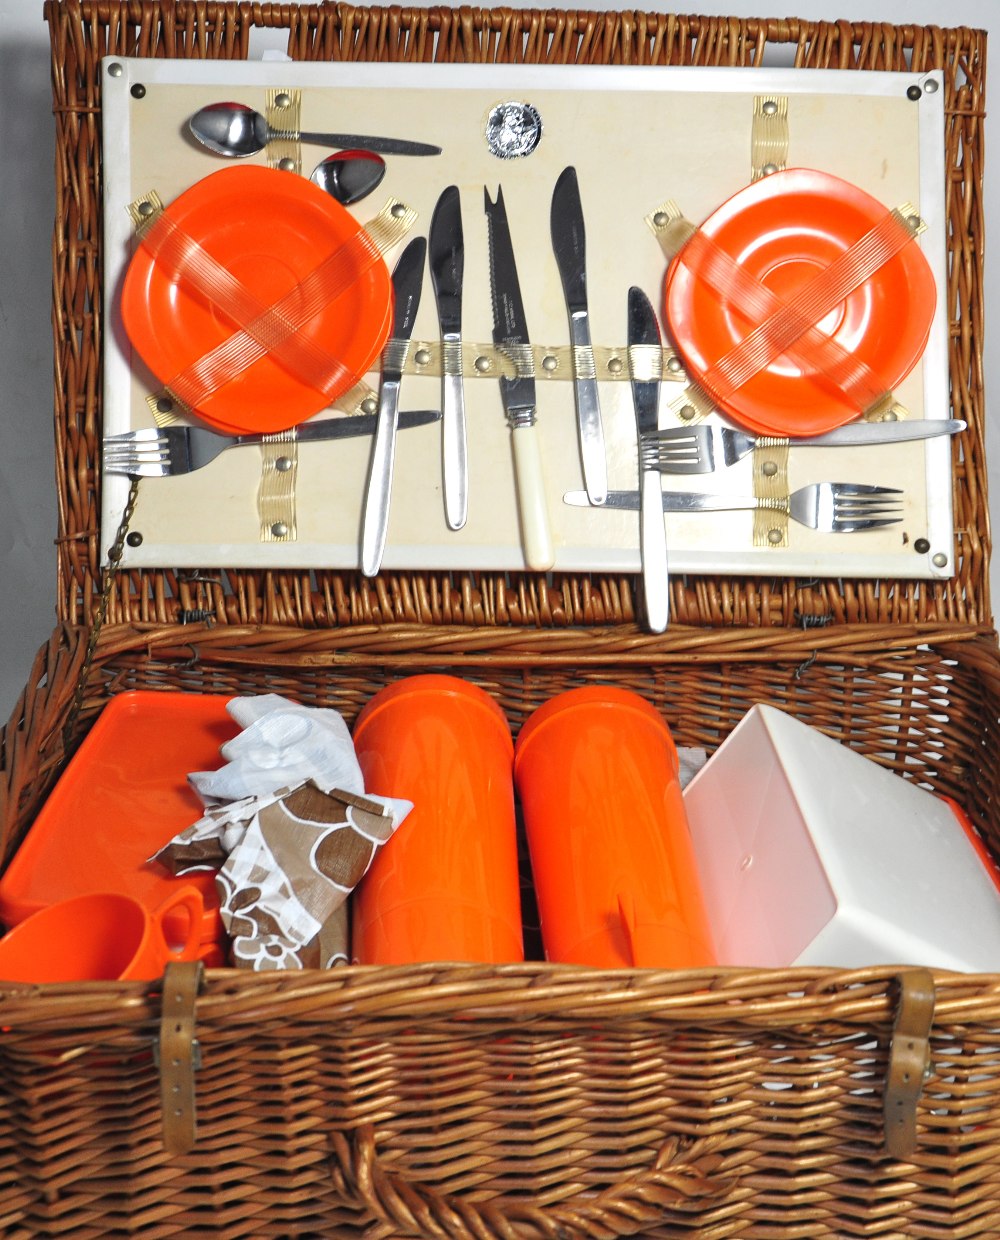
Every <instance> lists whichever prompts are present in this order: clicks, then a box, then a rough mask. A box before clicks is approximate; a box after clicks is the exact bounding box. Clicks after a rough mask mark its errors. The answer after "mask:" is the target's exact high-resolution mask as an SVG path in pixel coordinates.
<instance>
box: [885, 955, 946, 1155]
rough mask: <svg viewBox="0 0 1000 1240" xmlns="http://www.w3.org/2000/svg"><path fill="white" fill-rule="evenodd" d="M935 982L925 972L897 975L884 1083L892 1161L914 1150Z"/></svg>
mask: <svg viewBox="0 0 1000 1240" xmlns="http://www.w3.org/2000/svg"><path fill="white" fill-rule="evenodd" d="M934 998H935V996H934V978H933V977H932V975H931V973H930V972H929V971H928V970H927V969H907V970H906V971H905V972H904V973H900V975H899V1004H898V1006H897V1008H896V1023H895V1025H894V1027H893V1031H892V1041H891V1042H890V1044H889V1066H888V1070H887V1072H886V1082H885V1101H884V1112H885V1147H886V1150H887V1151H888V1152H889V1153H890V1154H891V1155H892V1156H893V1157H894V1158H907V1157H909V1155H911V1154H912V1153H913V1152H914V1150H915V1149H916V1148H917V1103H918V1101H919V1100H920V1094H921V1091H922V1090H923V1088H924V1083H925V1081H926V1080H927V1078H928V1077H929V1076H930V1074H931V1045H930V1035H931V1026H932V1024H933V1022H934Z"/></svg>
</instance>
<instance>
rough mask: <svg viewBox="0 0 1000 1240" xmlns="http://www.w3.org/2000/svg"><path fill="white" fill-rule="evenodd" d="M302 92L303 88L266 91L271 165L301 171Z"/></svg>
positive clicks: (291, 170) (268, 155)
mask: <svg viewBox="0 0 1000 1240" xmlns="http://www.w3.org/2000/svg"><path fill="white" fill-rule="evenodd" d="M301 115H302V92H301V91H300V90H287V89H284V88H282V89H279V90H269V91H268V92H267V95H266V103H265V107H264V119H265V121H266V122H267V127H268V129H269V131H270V132H269V134H268V143H267V163H268V167H270V168H280V169H281V170H282V171H287V172H298V173H301V172H302V148H301V146H300V145H299V137H298V135H299V128H300V126H301V120H300V117H301Z"/></svg>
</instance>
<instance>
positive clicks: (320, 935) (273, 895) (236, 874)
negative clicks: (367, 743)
mask: <svg viewBox="0 0 1000 1240" xmlns="http://www.w3.org/2000/svg"><path fill="white" fill-rule="evenodd" d="M404 815H405V811H403V813H400V812H399V811H398V809H395V810H394V807H393V805H391V804H383V803H382V802H380V801H376V800H372V799H370V798H367V797H362V796H357V795H355V794H354V793H351V792H344V791H342V790H340V789H336V788H334V789H331V790H330V791H329V792H324V791H323V790H322V789H321V788H319V787H318V786H317V785H316V784H315V783H313V782H312V781H307V782H306V783H303V784H300V785H299V786H298V787H296V788H293V789H285V790H280V791H279V792H278V793H277V794H273V795H270V796H263V797H260V796H257V797H246V798H243V799H242V800H240V801H234V802H231V803H230V804H229V805H226V806H215V807H210V808H209V809H208V810H207V811H206V813H205V815H204V817H202V818H201V819H199V821H198V822H196V823H194V824H193V825H192V826H190V827H188V828H187V830H186V831H183V832H181V834H180V835H178V836H175V838H174V839H173V840H171V841H170V843H168V844H167V845H166V846H165V847H164V848H162V849H161V850H160V851H159V852H158V853H156V855H155V856H154V857H153V858H151V860H153V861H155V862H158V863H159V864H160V865H163V866H165V867H166V868H167V869H168V870H170V871H171V873H173V874H177V875H181V874H187V873H189V872H190V871H191V870H198V869H212V870H216V871H217V874H216V880H215V881H216V887H217V889H218V892H219V899H220V904H221V915H222V922H223V926H224V927H225V929H226V932H227V934H228V935H229V939H230V952H231V958H232V962H233V964H234V965H236V966H237V967H239V968H247V969H305V968H329V967H331V966H333V965H336V964H346V963H347V960H348V959H349V951H348V942H347V927H348V919H347V903H346V901H347V897H348V895H349V894H350V893H351V891H353V889H354V888H355V887H356V886H357V884H358V882H359V881H360V880H361V878H362V877H363V876H364V875H365V873H366V872H367V870H368V867H369V866H370V865H371V863H372V859H373V858H374V856H375V853H376V852H377V851H378V849H379V848H381V846H382V845H383V844H384V843H385V842H386V840H388V839H389V838H390V836H391V835H392V833H393V831H394V830H395V829H396V827H397V826H398V825H399V823H400V822H401V821H402V818H403V816H404Z"/></svg>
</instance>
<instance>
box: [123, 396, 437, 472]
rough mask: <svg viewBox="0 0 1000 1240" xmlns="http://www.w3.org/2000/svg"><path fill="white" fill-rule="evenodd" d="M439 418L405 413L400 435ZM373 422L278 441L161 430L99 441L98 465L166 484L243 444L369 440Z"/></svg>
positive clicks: (318, 425)
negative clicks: (166, 480) (101, 449)
mask: <svg viewBox="0 0 1000 1240" xmlns="http://www.w3.org/2000/svg"><path fill="white" fill-rule="evenodd" d="M440 417H441V413H440V411H439V410H437V409H420V410H412V411H406V412H403V413H401V414H400V415H399V429H400V430H404V429H407V428H409V427H413V426H424V425H426V424H427V423H429V422H436V421H438V419H439V418H440ZM374 430H375V418H374V416H373V415H368V414H355V415H351V416H348V417H342V418H322V419H320V420H319V421H317V422H303V423H302V424H301V425H300V426H293V427H292V429H291V430H290V431H287V432H285V433H284V434H283V435H221V434H219V433H218V432H216V431H210V430H205V429H204V428H203V427H200V426H163V427H159V428H158V429H153V428H148V429H143V430H135V431H123V432H122V433H121V434H120V435H106V436H105V437H104V453H103V465H104V472H105V473H106V474H126V475H128V477H130V478H166V477H172V476H173V475H175V474H190V473H192V472H193V471H194V470H196V469H201V468H202V467H203V466H204V465H207V464H208V463H209V462H210V461H214V460H215V458H216V457H217V456H218V455H219V454H220V453H222V452H225V451H226V450H227V448H233V447H238V446H240V445H242V444H262V443H309V442H315V441H318V440H329V439H344V438H347V437H350V436H355V435H370V434H372V432H373V431H374Z"/></svg>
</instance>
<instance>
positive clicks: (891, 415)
mask: <svg viewBox="0 0 1000 1240" xmlns="http://www.w3.org/2000/svg"><path fill="white" fill-rule="evenodd" d="M881 421H883V422H898V421H899V414H898V413H897V412H896V410H895V409H889V410H888V411H887V412H886V413H884V414H883V415H882V417H881Z"/></svg>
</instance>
